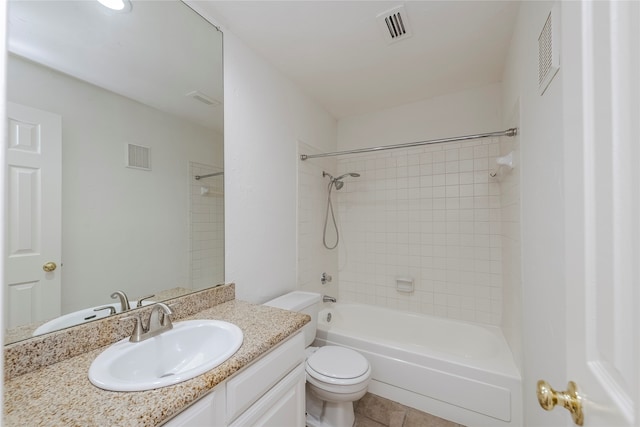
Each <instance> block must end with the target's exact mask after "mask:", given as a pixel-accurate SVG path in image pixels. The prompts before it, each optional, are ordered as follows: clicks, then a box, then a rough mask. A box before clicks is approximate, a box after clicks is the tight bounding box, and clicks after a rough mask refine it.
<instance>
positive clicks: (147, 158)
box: [127, 144, 151, 170]
mask: <svg viewBox="0 0 640 427" xmlns="http://www.w3.org/2000/svg"><path fill="white" fill-rule="evenodd" d="M127 167H129V168H134V169H144V170H151V148H149V147H143V146H142V145H134V144H127Z"/></svg>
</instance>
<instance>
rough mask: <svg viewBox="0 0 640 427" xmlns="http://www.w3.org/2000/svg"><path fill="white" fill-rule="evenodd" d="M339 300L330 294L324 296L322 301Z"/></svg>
mask: <svg viewBox="0 0 640 427" xmlns="http://www.w3.org/2000/svg"><path fill="white" fill-rule="evenodd" d="M337 301H338V300H337V299H335V298H334V297H330V296H329V295H323V296H322V302H337Z"/></svg>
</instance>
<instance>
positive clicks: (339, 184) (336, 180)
mask: <svg viewBox="0 0 640 427" xmlns="http://www.w3.org/2000/svg"><path fill="white" fill-rule="evenodd" d="M346 176H352V177H354V178H358V177H359V176H360V174H359V173H354V172H347V173H345V174H342V175H340V176H339V177H337V178H332V181H333V184H334V185H335V186H336V190H339V189H341V188H342V187H344V182H343V181H342V178H344V177H346Z"/></svg>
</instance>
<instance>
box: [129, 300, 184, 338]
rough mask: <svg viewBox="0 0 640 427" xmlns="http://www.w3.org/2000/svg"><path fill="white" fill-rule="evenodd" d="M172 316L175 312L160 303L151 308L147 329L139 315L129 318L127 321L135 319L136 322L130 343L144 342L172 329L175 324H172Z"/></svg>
mask: <svg viewBox="0 0 640 427" xmlns="http://www.w3.org/2000/svg"><path fill="white" fill-rule="evenodd" d="M172 314H173V312H172V311H171V309H170V308H169V307H168V306H167V305H165V304H163V303H161V302H158V303H155V304H153V305H152V306H151V313H149V320H148V321H147V327H146V328H145V326H144V324H143V323H142V319H141V318H140V315H139V314H136V315H133V316H129V317H127V319H133V320H135V322H136V324H135V326H134V327H133V332H132V333H131V338H129V341H131V342H140V341H144V340H146V339H149V338H152V337H155V336H156V335H159V334H161V333H163V332H165V331H168V330H170V329H172V328H173V323H171V317H170V316H171V315H172Z"/></svg>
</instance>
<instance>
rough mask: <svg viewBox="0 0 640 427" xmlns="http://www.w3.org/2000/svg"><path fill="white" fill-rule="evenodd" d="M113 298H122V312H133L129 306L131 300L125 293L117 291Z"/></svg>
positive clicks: (112, 295)
mask: <svg viewBox="0 0 640 427" xmlns="http://www.w3.org/2000/svg"><path fill="white" fill-rule="evenodd" d="M111 298H113V299H116V298H120V311H127V310H131V307H130V306H129V298H127V294H125V293H124V292H123V291H115V292H114V293H112V294H111Z"/></svg>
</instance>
